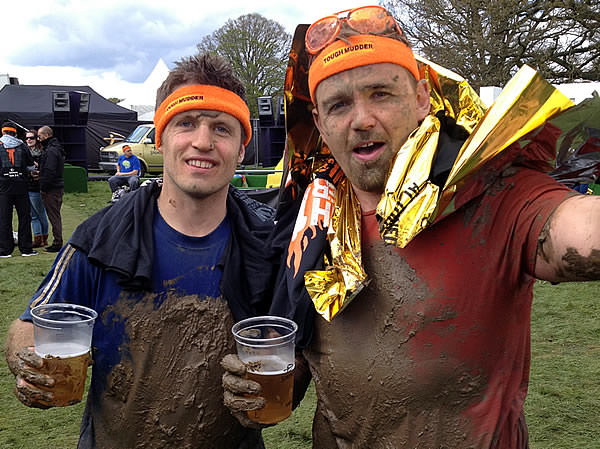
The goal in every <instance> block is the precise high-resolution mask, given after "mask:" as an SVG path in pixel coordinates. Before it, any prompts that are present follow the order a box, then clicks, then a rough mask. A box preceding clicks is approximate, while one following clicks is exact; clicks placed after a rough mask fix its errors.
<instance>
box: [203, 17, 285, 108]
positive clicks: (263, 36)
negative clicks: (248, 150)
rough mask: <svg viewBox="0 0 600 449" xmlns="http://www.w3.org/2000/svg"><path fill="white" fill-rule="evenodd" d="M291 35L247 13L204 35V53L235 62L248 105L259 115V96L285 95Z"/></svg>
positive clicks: (276, 25) (264, 19) (277, 26)
mask: <svg viewBox="0 0 600 449" xmlns="http://www.w3.org/2000/svg"><path fill="white" fill-rule="evenodd" d="M291 39H292V37H291V35H290V34H288V33H286V31H285V29H284V28H283V26H281V25H280V24H279V23H277V22H275V21H273V20H270V19H267V18H265V17H263V16H261V15H260V14H257V13H253V14H246V15H243V16H240V17H238V18H237V19H235V20H231V19H230V20H228V21H227V22H226V23H225V25H223V26H222V27H221V28H219V29H218V30H216V31H215V32H213V33H212V34H210V35H208V36H205V37H203V38H202V40H201V41H200V43H199V44H198V45H197V47H198V50H199V51H202V52H207V51H210V52H215V53H217V54H219V55H221V56H223V57H225V58H226V59H227V60H229V61H230V62H231V64H232V65H233V69H234V71H235V73H236V74H237V76H238V77H239V78H240V79H241V80H242V82H243V83H244V85H245V87H246V94H247V96H248V106H249V107H250V113H251V114H252V116H253V117H256V116H257V110H258V106H257V103H256V102H257V100H256V99H257V97H260V96H264V95H272V96H277V95H282V93H283V80H284V76H285V69H286V66H287V60H288V52H289V48H290V45H291Z"/></svg>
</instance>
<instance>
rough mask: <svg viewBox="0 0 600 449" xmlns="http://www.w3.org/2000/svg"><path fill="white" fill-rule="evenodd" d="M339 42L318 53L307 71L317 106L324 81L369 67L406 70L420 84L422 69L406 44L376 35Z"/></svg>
mask: <svg viewBox="0 0 600 449" xmlns="http://www.w3.org/2000/svg"><path fill="white" fill-rule="evenodd" d="M347 40H348V41H349V42H350V45H348V44H347V43H346V42H344V41H341V40H337V41H335V42H333V43H332V44H330V45H328V46H327V47H325V49H323V51H321V53H319V54H318V55H317V56H316V57H315V59H314V60H313V62H312V65H311V66H310V69H309V70H308V88H309V90H310V98H311V100H312V101H313V103H314V102H315V91H316V90H317V86H318V85H319V83H320V82H321V81H323V80H324V79H326V78H329V77H330V76H332V75H335V74H337V73H340V72H343V71H344V70H350V69H353V68H355V67H360V66H363V65H369V64H379V63H383V62H390V63H392V64H398V65H401V66H402V67H404V68H405V69H407V70H408V71H409V72H410V73H412V75H413V76H414V77H415V79H416V80H419V79H420V78H421V77H420V76H419V69H418V68H417V61H416V60H415V57H414V55H413V52H412V50H411V49H410V48H409V47H408V46H407V45H406V44H404V43H402V42H400V41H398V40H396V39H390V38H388V37H383V36H377V35H371V34H369V35H359V36H350V37H349V38H347Z"/></svg>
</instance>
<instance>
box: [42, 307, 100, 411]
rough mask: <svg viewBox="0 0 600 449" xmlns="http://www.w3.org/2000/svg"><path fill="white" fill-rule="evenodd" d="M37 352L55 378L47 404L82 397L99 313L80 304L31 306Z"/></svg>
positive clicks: (57, 404) (61, 403)
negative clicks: (93, 333) (51, 397)
mask: <svg viewBox="0 0 600 449" xmlns="http://www.w3.org/2000/svg"><path fill="white" fill-rule="evenodd" d="M31 316H32V317H33V338H34V345H35V353H36V354H37V355H39V356H40V357H42V358H43V359H44V366H43V367H42V368H41V370H40V371H42V372H43V373H44V374H47V375H49V376H51V377H53V378H54V380H55V384H54V386H53V387H40V388H43V389H45V390H48V391H51V392H52V393H53V396H54V399H53V400H52V401H51V402H48V403H46V404H45V405H48V406H54V407H62V406H66V405H73V404H76V403H78V402H80V401H81V399H82V398H83V391H84V389H85V379H86V377H87V369H88V361H89V358H90V347H91V343H92V330H93V328H94V320H95V319H96V318H97V316H98V313H96V311H95V310H92V309H89V308H87V307H84V306H80V305H77V304H66V303H56V304H43V305H41V306H37V307H34V308H33V309H31Z"/></svg>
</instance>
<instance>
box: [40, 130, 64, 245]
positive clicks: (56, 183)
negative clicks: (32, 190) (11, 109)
mask: <svg viewBox="0 0 600 449" xmlns="http://www.w3.org/2000/svg"><path fill="white" fill-rule="evenodd" d="M38 138H39V140H40V142H41V144H42V148H43V150H42V156H41V157H40V164H39V171H40V175H39V181H40V193H41V195H42V200H43V202H44V207H45V208H46V213H47V215H48V219H49V220H50V224H51V225H52V237H53V239H54V241H53V242H52V245H50V246H48V247H46V249H45V251H47V252H49V253H57V252H59V251H60V249H61V248H62V246H63V234H62V217H61V215H60V209H61V207H62V199H63V194H64V191H65V180H64V178H63V171H64V169H65V150H64V149H63V146H62V145H61V144H60V142H59V141H58V139H57V138H56V137H54V132H53V131H52V128H50V127H49V126H42V127H41V128H40V129H38Z"/></svg>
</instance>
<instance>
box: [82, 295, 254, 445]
mask: <svg viewBox="0 0 600 449" xmlns="http://www.w3.org/2000/svg"><path fill="white" fill-rule="evenodd" d="M154 300H155V296H153V295H151V294H148V295H144V296H143V297H142V298H139V299H138V298H136V299H127V298H121V299H120V300H119V302H118V303H117V304H116V305H115V306H114V307H112V308H108V309H107V310H106V312H105V314H104V315H103V317H102V318H103V319H104V320H107V319H110V320H113V324H116V325H123V328H124V331H125V335H126V336H127V337H126V341H124V342H123V344H122V346H121V347H120V352H121V357H120V360H119V362H118V363H117V364H116V365H114V366H113V367H112V369H111V370H110V372H109V374H108V376H107V377H106V379H105V382H106V384H105V385H104V389H103V391H98V392H97V393H98V396H97V397H95V398H94V400H96V401H97V404H96V406H94V407H92V408H90V413H91V416H90V417H91V419H92V421H93V426H94V432H95V435H96V445H97V447H106V448H133V447H139V448H162V447H177V448H197V447H222V448H237V447H238V445H239V442H240V441H242V440H243V439H244V435H245V433H246V431H245V430H244V429H243V428H241V427H240V426H239V424H238V423H237V421H236V420H235V419H234V418H233V417H232V416H231V414H230V413H229V411H228V410H227V409H226V408H225V407H224V406H223V402H222V396H223V393H222V387H221V376H222V374H223V372H222V369H221V368H220V366H219V361H220V360H221V358H222V357H223V356H224V355H225V354H227V353H232V352H234V350H235V345H234V342H233V341H232V339H231V337H230V333H231V332H230V330H231V326H232V325H233V319H232V317H231V314H230V312H229V308H228V306H227V303H226V302H225V301H224V300H223V299H222V298H199V297H197V296H195V295H188V296H180V295H178V294H167V295H166V296H165V297H164V300H163V301H162V303H161V304H160V306H159V307H157V306H156V304H155V301H154ZM98 385H100V383H98ZM99 390H100V388H99Z"/></svg>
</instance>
